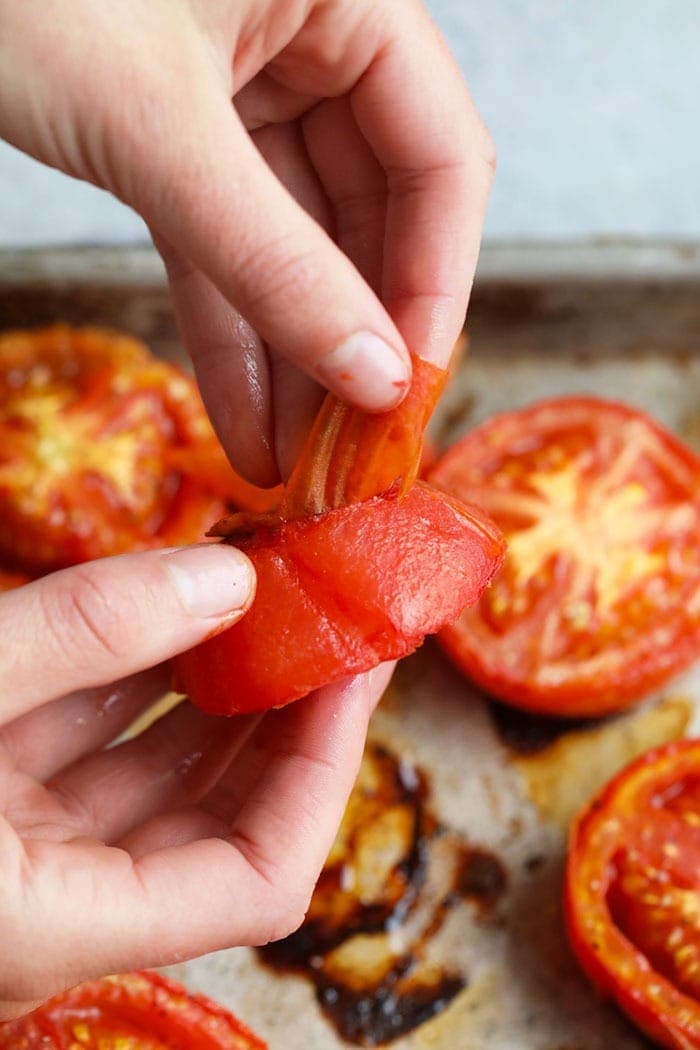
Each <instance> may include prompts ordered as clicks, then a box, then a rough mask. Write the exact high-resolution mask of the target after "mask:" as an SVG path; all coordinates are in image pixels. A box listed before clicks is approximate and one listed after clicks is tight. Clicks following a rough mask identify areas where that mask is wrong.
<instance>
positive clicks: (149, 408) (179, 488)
mask: <svg viewBox="0 0 700 1050" xmlns="http://www.w3.org/2000/svg"><path fill="white" fill-rule="evenodd" d="M239 480H240V479H237V478H236V475H235V474H234V473H233V471H232V469H231V468H230V467H229V466H228V463H227V461H226V458H225V455H224V452H223V450H222V449H221V447H220V445H219V444H218V441H217V440H216V437H215V435H214V432H213V430H212V428H211V425H210V423H209V420H208V418H207V416H206V413H205V411H204V407H203V405H202V403H201V400H200V398H199V394H198V392H197V389H196V386H195V384H194V383H193V381H192V380H191V379H189V378H188V377H187V376H186V375H184V374H183V373H182V372H180V370H179V369H177V368H175V367H174V366H172V365H170V364H167V363H165V362H164V361H158V360H156V359H155V358H153V357H152V356H151V354H150V353H149V352H148V350H147V349H146V347H145V346H143V344H141V343H139V342H137V341H136V340H134V339H131V338H129V337H128V336H124V335H118V334H116V333H114V332H107V331H101V330H97V329H90V328H84V329H72V328H69V327H67V326H65V325H56V326H54V327H51V328H46V329H40V330H37V331H27V332H8V333H5V334H3V335H2V336H0V554H1V555H2V556H3V558H4V560H5V561H6V562H9V563H10V564H11V565H13V566H17V567H18V568H21V569H26V570H27V571H28V572H33V573H41V572H46V571H49V570H52V569H56V568H61V567H64V566H66V565H71V564H74V563H77V562H82V561H87V560H90V559H92V558H99V557H102V556H104V555H108V554H118V553H121V552H122V551H127V550H137V549H142V548H147V547H156V546H168V545H177V544H180V543H190V542H193V541H196V540H198V539H201V538H202V537H203V535H204V533H205V531H206V529H207V528H208V527H209V526H210V525H211V524H212V523H213V522H214V521H215V520H216V519H217V518H218V517H220V516H221V513H222V511H223V510H224V500H225V499H228V498H235V497H236V495H237V492H238V489H237V481H239Z"/></svg>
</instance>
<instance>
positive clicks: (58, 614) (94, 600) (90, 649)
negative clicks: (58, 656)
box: [42, 567, 126, 660]
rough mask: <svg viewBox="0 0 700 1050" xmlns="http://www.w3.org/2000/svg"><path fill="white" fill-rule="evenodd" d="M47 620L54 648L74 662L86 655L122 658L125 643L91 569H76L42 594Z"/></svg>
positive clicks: (106, 598) (114, 616)
mask: <svg viewBox="0 0 700 1050" xmlns="http://www.w3.org/2000/svg"><path fill="white" fill-rule="evenodd" d="M42 601H43V605H44V619H45V622H46V625H47V627H48V630H49V633H50V636H51V637H52V639H53V642H54V645H55V647H56V648H57V649H58V650H59V651H60V652H61V653H62V655H63V656H65V657H67V658H69V659H71V660H75V659H76V657H78V658H81V657H84V655H85V654H86V652H87V653H89V654H91V655H98V656H105V657H110V658H119V657H121V656H123V655H126V654H125V649H126V645H125V640H124V639H123V638H122V635H123V631H122V630H121V626H120V623H119V620H118V618H117V617H116V615H115V612H114V610H113V608H112V606H111V603H110V600H109V597H108V595H107V594H106V593H105V592H104V590H103V589H102V587H101V586H100V584H99V582H98V580H97V579H96V578H95V574H94V573H93V572H92V571H91V570H90V568H89V567H84V568H80V569H73V570H72V571H71V572H70V574H68V575H66V577H65V580H61V581H60V582H58V580H57V581H56V584H55V586H54V587H52V588H51V589H48V588H47V590H46V591H44V592H43V593H42Z"/></svg>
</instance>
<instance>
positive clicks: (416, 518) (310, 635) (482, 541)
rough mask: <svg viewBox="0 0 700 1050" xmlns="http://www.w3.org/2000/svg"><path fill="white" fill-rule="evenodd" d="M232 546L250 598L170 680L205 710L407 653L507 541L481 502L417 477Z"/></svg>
mask: <svg viewBox="0 0 700 1050" xmlns="http://www.w3.org/2000/svg"><path fill="white" fill-rule="evenodd" d="M240 546H241V549H243V550H244V551H245V552H246V554H247V555H248V556H249V557H250V558H251V560H252V562H253V564H254V565H255V568H256V571H257V575H258V590H257V594H256V598H255V601H254V602H253V605H252V608H251V609H250V611H249V612H248V613H246V615H245V616H244V617H243V618H242V619H241V620H240V621H239V622H238V623H237V624H235V625H234V626H233V627H231V628H229V629H228V630H227V631H224V632H223V633H221V634H218V635H216V636H215V637H213V638H210V639H209V640H208V641H206V642H204V643H203V644H202V645H200V646H197V648H195V649H193V650H190V652H188V653H185V654H183V655H182V656H181V657H179V658H177V659H176V661H175V665H176V680H177V684H178V687H179V688H181V689H182V690H183V691H184V692H186V693H188V694H189V696H190V697H191V699H192V700H193V702H194V703H195V704H197V705H198V706H199V707H201V708H202V709H203V710H205V711H208V712H210V713H212V714H226V715H232V714H239V713H242V712H250V711H262V710H266V709H268V708H271V707H280V706H282V705H284V704H287V703H290V702H291V701H292V700H297V699H299V698H300V697H302V696H305V695H306V694H307V693H309V692H311V691H312V690H314V689H317V688H319V687H320V686H322V685H326V684H328V683H329V682H333V681H337V680H339V679H341V678H344V677H346V676H348V675H352V674H357V673H360V672H361V671H366V670H369V669H370V668H372V667H375V666H376V665H377V664H379V663H381V662H383V661H385V660H392V659H397V658H399V657H402V656H405V655H407V654H408V653H410V652H413V650H414V649H416V648H417V647H418V646H419V645H420V644H421V642H422V641H423V638H424V637H425V635H426V634H430V633H433V632H435V631H436V630H438V628H439V627H440V626H442V625H443V624H444V623H445V622H447V621H448V620H450V619H452V618H454V616H455V615H456V614H457V613H458V612H459V611H460V610H461V609H462V608H463V607H464V606H465V605H466V604H468V603H470V602H473V601H475V600H476V598H477V597H478V596H479V594H480V593H481V591H482V590H483V588H484V587H485V586H486V585H487V584H488V582H489V581H490V579H491V577H492V576H493V574H494V572H495V571H496V569H497V567H498V565H499V564H500V562H501V559H502V557H503V551H504V545H503V541H502V539H501V537H500V534H499V533H498V532H497V530H496V529H495V528H494V527H493V526H492V525H491V523H490V522H488V520H487V519H486V518H485V517H484V516H482V515H480V513H479V512H478V511H475V510H473V509H470V508H467V507H466V506H465V505H463V504H461V503H460V502H459V501H456V500H453V499H450V498H446V497H445V496H444V495H443V494H441V493H437V492H436V491H435V490H433V489H431V488H430V487H429V486H426V485H423V484H421V483H418V484H417V485H415V486H414V487H413V488H412V489H411V490H410V491H409V492H408V493H407V494H406V495H405V496H403V497H401V498H398V499H397V498H391V497H376V498H374V499H371V500H367V501H365V502H363V503H356V504H350V505H349V506H346V507H342V508H339V509H337V510H332V511H329V512H328V513H326V514H322V515H318V516H317V517H315V518H306V519H301V520H299V521H293V522H288V523H286V524H283V525H281V526H278V527H276V528H274V529H267V530H264V531H261V532H259V533H258V534H256V536H254V537H252V538H251V539H248V540H244V541H243V542H241V543H240Z"/></svg>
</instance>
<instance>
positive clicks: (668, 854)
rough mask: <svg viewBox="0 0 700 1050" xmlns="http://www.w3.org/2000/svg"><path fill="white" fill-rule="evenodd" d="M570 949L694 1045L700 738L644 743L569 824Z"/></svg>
mask: <svg viewBox="0 0 700 1050" xmlns="http://www.w3.org/2000/svg"><path fill="white" fill-rule="evenodd" d="M565 908H566V921H567V926H568V931H569V936H570V939H571V944H572V946H573V949H574V951H575V953H576V955H577V956H578V959H579V961H580V963H581V966H582V967H583V969H584V970H585V972H586V973H587V975H588V976H589V978H590V979H591V981H593V983H594V984H595V986H596V987H597V988H598V990H599V991H600V992H601V993H602V994H603V995H605V996H606V997H610V998H612V999H614V1000H615V1001H616V1002H617V1003H618V1005H619V1006H620V1007H621V1008H622V1009H623V1010H624V1011H625V1012H626V1013H627V1014H629V1016H630V1017H631V1018H632V1020H634V1021H635V1023H636V1024H638V1025H639V1027H640V1028H642V1029H643V1031H645V1032H646V1033H647V1034H648V1035H650V1036H651V1037H652V1038H653V1039H654V1040H655V1041H656V1042H658V1043H659V1044H660V1045H661V1046H664V1047H671V1048H674V1050H697V1048H698V1047H700V740H681V741H675V742H673V743H671V744H667V745H666V746H665V747H663V748H659V749H655V750H653V751H649V752H648V753H647V754H646V755H643V756H642V757H641V758H639V759H637V761H636V762H633V763H632V765H630V766H628V767H627V768H626V769H624V770H623V771H622V772H621V773H619V774H618V775H617V776H616V777H615V778H614V780H612V781H611V782H610V783H609V784H608V785H607V786H606V787H605V788H604V789H603V791H602V792H601V793H600V794H599V795H598V796H597V797H596V798H595V799H593V801H592V802H591V803H590V804H589V806H588V808H587V809H586V810H585V811H584V812H583V814H582V815H581V816H580V817H579V819H578V821H577V823H576V824H575V825H574V828H573V830H572V833H571V839H570V844H569V857H568V863H567V870H566V889H565Z"/></svg>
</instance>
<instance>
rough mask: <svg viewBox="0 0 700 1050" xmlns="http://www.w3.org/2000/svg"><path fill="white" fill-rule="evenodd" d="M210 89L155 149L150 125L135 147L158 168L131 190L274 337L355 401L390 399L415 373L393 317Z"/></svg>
mask: <svg viewBox="0 0 700 1050" xmlns="http://www.w3.org/2000/svg"><path fill="white" fill-rule="evenodd" d="M213 92H214V87H213V86H212V87H211V88H210V89H208V90H207V92H206V97H203V95H202V89H201V88H199V87H198V85H193V87H192V92H191V98H190V99H189V105H190V107H191V108H190V111H189V112H186V113H179V114H178V124H177V128H178V129H183V130H182V132H181V133H180V134H173V135H172V136H167V135H164V136H162V137H161V138H160V139H159V141H158V142H157V144H156V148H155V149H154V143H153V139H152V136H146V135H145V136H144V141H143V143H142V144H141V146H140V147H139V146H138V145H137V152H138V151H139V150H140V149H142V150H143V165H144V168H147V170H148V175H149V177H148V179H144V180H139V181H138V184H136V183H132V184H131V185H130V187H129V193H128V197H127V199H129V202H130V203H131V204H133V205H135V206H136V208H137V209H138V210H139V211H140V212H141V214H143V215H144V216H145V217H146V219H147V221H148V223H149V225H150V226H151V227H152V228H154V229H156V230H158V232H159V234H160V236H162V237H164V238H165V239H166V240H167V241H169V242H170V244H172V245H173V246H174V247H175V248H176V249H177V250H178V251H179V252H180V253H181V254H182V255H183V256H184V257H185V258H187V259H189V260H190V262H191V263H192V265H193V266H194V267H196V268H197V269H199V270H201V271H202V272H203V273H205V274H206V275H207V276H208V277H209V278H210V279H211V280H212V281H213V282H214V284H215V285H216V286H217V287H218V289H219V290H220V291H221V292H222V294H223V295H224V296H225V297H226V299H228V300H229V302H231V303H232V304H233V305H234V306H235V307H236V308H237V309H238V310H239V311H240V312H241V314H243V316H244V317H245V318H246V320H247V321H248V322H249V323H250V324H251V325H252V326H253V328H254V329H255V330H256V331H257V332H258V333H259V334H260V336H261V337H262V338H263V339H264V340H265V342H266V343H268V344H269V345H270V346H274V347H275V348H277V349H278V350H279V351H280V353H282V354H283V355H284V356H286V357H288V358H289V359H290V360H291V361H293V362H294V363H296V364H297V365H298V366H299V367H300V368H302V369H303V370H304V371H306V372H307V373H308V374H309V375H311V376H312V377H313V378H314V379H316V380H317V381H319V382H321V383H322V384H323V385H325V386H327V387H328V388H329V389H331V390H333V391H334V393H336V394H337V395H338V396H340V397H343V398H345V399H346V400H348V401H350V402H351V403H353V404H356V405H358V406H359V407H361V408H364V409H366V410H370V411H380V410H383V409H389V408H391V407H393V406H394V405H396V404H397V403H398V402H399V401H400V400H401V397H402V396H403V395H404V394H405V391H406V389H407V386H408V383H409V381H410V362H409V358H408V355H407V353H406V348H405V345H404V343H403V340H402V338H401V336H400V335H399V333H398V331H397V329H396V327H395V326H394V324H393V323H392V322H391V319H390V318H389V316H388V315H387V313H386V311H385V310H384V308H383V307H382V305H381V303H380V302H379V300H378V299H377V297H376V296H375V295H374V293H373V292H372V290H371V289H370V288H369V287H368V285H367V284H366V283H365V282H364V281H363V280H362V278H361V276H360V275H359V274H358V272H357V270H356V269H355V267H354V266H353V265H352V263H351V262H350V261H349V259H347V258H346V256H344V255H343V253H342V252H341V251H340V249H339V248H337V246H336V245H334V244H333V242H332V240H331V239H330V238H329V237H328V235H327V234H326V233H325V232H324V231H323V230H322V229H321V227H320V226H319V225H318V224H317V223H315V222H313V220H312V219H310V217H309V216H308V215H307V214H306V213H305V212H304V210H303V209H302V208H301V207H300V206H299V205H298V204H297V203H296V202H295V201H294V199H293V197H292V196H291V194H290V193H289V192H288V191H287V190H286V189H285V188H284V187H283V186H282V184H281V183H280V181H279V180H278V179H277V177H276V176H275V175H274V173H273V172H272V171H271V170H270V168H269V167H268V166H267V165H266V163H265V161H264V160H263V158H262V157H261V155H260V153H259V152H258V151H257V150H256V148H255V146H254V145H253V143H252V141H251V140H250V138H249V137H248V134H247V133H246V131H245V129H244V128H243V126H242V124H241V122H240V120H239V118H238V116H237V115H236V114H235V112H234V111H233V110H232V109H231V107H230V104H229V102H228V100H227V99H226V98H225V96H223V94H219V93H218V92H216V93H213ZM203 112H206V113H207V114H208V115H209V119H208V120H205V121H203V120H202V119H201V113H203ZM183 136H186V137H185V138H183ZM146 140H147V141H146ZM164 187H167V192H164Z"/></svg>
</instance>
